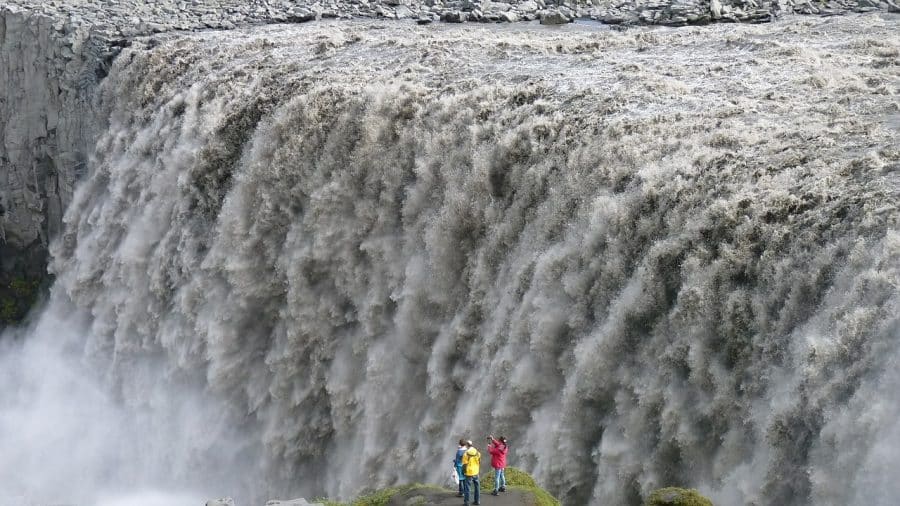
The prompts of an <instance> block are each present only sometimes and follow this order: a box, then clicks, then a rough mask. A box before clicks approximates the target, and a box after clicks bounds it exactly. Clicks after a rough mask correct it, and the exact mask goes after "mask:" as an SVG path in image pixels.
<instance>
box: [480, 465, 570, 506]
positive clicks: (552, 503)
mask: <svg viewBox="0 0 900 506" xmlns="http://www.w3.org/2000/svg"><path fill="white" fill-rule="evenodd" d="M506 486H507V488H509V489H511V490H519V491H522V492H526V493H529V494H531V495H532V496H534V499H535V505H536V506H560V503H559V501H558V500H557V499H556V498H555V497H553V496H552V495H551V494H550V493H549V492H547V491H546V490H544V489H542V488H541V487H539V486H538V484H537V482H536V481H534V478H533V477H532V476H531V475H530V474H528V473H526V472H525V471H523V470H521V469H518V468H516V467H507V468H506ZM481 490H482V493H488V494H489V493H491V492H493V491H494V470H493V469H491V470H490V471H488V472H487V474H485V475H484V476H483V477H482V478H481Z"/></svg>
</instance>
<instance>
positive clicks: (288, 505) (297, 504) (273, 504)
mask: <svg viewBox="0 0 900 506" xmlns="http://www.w3.org/2000/svg"><path fill="white" fill-rule="evenodd" d="M320 504H321V503H317V502H316V503H312V502H309V501H307V500H306V499H304V498H302V497H301V498H299V499H291V500H288V501H269V502H267V503H266V506H318V505H320Z"/></svg>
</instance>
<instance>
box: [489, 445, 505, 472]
mask: <svg viewBox="0 0 900 506" xmlns="http://www.w3.org/2000/svg"><path fill="white" fill-rule="evenodd" d="M507 452H509V447H508V446H506V445H505V444H503V443H501V442H500V441H493V442H491V444H489V445H488V453H490V454H491V467H493V468H494V469H506V454H507Z"/></svg>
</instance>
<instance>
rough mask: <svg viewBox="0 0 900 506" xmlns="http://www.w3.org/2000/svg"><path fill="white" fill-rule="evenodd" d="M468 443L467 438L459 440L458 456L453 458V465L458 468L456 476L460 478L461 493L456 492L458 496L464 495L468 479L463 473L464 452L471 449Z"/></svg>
mask: <svg viewBox="0 0 900 506" xmlns="http://www.w3.org/2000/svg"><path fill="white" fill-rule="evenodd" d="M466 443H467V441H466V440H465V439H460V440H459V448H457V449H456V458H454V459H453V466H454V467H455V468H456V477H457V478H459V493H458V494H456V497H462V496H463V483H464V482H465V481H466V476H465V474H463V463H462V458H463V454H464V453H466V450H468V449H469V447H468V445H466Z"/></svg>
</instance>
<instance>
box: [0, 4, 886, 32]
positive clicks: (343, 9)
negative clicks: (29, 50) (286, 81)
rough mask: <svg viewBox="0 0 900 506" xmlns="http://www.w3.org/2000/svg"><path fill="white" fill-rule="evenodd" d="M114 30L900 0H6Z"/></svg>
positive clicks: (624, 20)
mask: <svg viewBox="0 0 900 506" xmlns="http://www.w3.org/2000/svg"><path fill="white" fill-rule="evenodd" d="M3 5H4V6H6V8H24V9H28V10H30V11H32V12H35V13H42V14H45V15H47V16H50V17H52V18H55V19H58V20H59V21H58V23H59V24H58V27H57V28H58V29H62V27H63V26H64V24H63V20H68V21H70V22H71V23H72V24H75V25H79V24H88V25H91V26H94V27H95V30H96V31H97V32H99V33H101V34H103V35H106V36H109V37H111V38H121V37H125V38H128V37H133V36H135V35H142V34H149V33H159V32H165V31H172V30H198V29H208V28H211V29H231V28H234V27H236V26H241V25H247V24H268V23H300V22H306V21H312V20H318V19H323V18H384V19H415V20H416V21H417V22H418V23H420V24H427V23H431V22H433V21H445V22H450V23H461V22H487V23H496V22H517V21H534V20H540V21H541V23H544V24H563V23H568V22H572V21H574V20H575V19H592V20H596V21H601V22H603V23H608V24H613V25H620V24H625V25H635V24H644V25H671V26H683V25H688V24H706V23H710V22H717V21H721V22H750V23H759V22H767V21H771V20H772V19H773V18H775V17H778V16H781V15H783V14H790V13H798V14H814V15H826V16H827V15H834V14H843V13H847V12H868V11H878V10H881V11H888V12H900V8H898V6H897V4H896V0H819V1H816V2H812V1H811V0H624V1H620V0H424V1H419V0H248V1H241V0H190V1H185V0H163V1H159V2H152V3H151V2H142V1H136V0H49V1H48V0H39V1H37V2H35V1H33V0H7V1H5V2H3Z"/></svg>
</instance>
